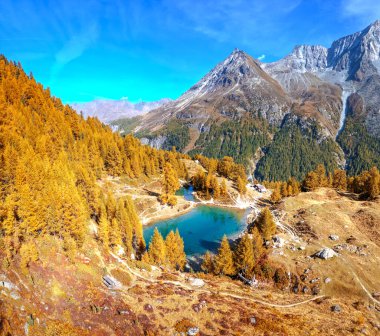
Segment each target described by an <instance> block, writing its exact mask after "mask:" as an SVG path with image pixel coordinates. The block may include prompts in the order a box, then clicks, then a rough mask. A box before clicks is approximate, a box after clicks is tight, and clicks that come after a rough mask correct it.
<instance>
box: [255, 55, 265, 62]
mask: <svg viewBox="0 0 380 336" xmlns="http://www.w3.org/2000/svg"><path fill="white" fill-rule="evenodd" d="M257 59H258V60H259V61H263V60H264V59H265V55H264V54H262V55H260V56H259V57H257Z"/></svg>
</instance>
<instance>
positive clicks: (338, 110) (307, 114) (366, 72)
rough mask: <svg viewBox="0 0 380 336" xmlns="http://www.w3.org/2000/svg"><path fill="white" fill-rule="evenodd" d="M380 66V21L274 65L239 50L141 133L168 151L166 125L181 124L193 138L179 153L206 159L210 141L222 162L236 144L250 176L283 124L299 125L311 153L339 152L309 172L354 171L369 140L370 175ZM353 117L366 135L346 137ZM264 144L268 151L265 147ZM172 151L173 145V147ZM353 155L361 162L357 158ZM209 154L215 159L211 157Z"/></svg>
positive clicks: (378, 120)
mask: <svg viewBox="0 0 380 336" xmlns="http://www.w3.org/2000/svg"><path fill="white" fill-rule="evenodd" d="M379 65H380V21H375V22H374V23H372V24H371V25H369V26H367V27H366V28H364V29H363V30H362V31H360V32H356V33H353V34H350V35H347V36H345V37H342V38H340V39H338V40H336V41H333V42H332V44H331V46H330V47H329V48H326V47H324V46H320V45H297V46H295V47H294V48H293V50H292V51H291V53H289V54H288V55H287V56H285V57H284V58H282V59H280V60H278V61H276V62H271V63H262V62H260V61H258V60H255V59H254V58H253V57H251V56H250V55H248V54H247V53H246V52H244V51H242V50H239V49H234V50H233V51H232V53H231V54H230V55H229V56H227V58H226V59H225V60H223V61H222V62H219V63H218V64H217V65H216V66H215V67H214V68H213V69H211V70H210V71H209V72H208V73H207V74H206V75H205V76H203V77H202V78H201V79H200V80H199V81H198V82H197V83H196V84H194V85H193V86H192V87H190V88H189V90H188V91H186V92H185V93H184V94H182V95H181V96H180V97H179V98H178V99H177V100H174V101H171V102H169V103H168V104H165V105H164V106H162V107H159V108H158V109H153V110H152V111H150V112H148V113H147V114H145V115H143V116H142V118H141V122H140V124H139V125H138V126H137V127H136V128H135V133H136V134H137V135H139V136H140V137H142V138H143V141H145V143H149V144H151V145H154V146H155V147H164V148H165V144H167V142H166V141H165V139H166V138H167V137H171V136H172V131H170V130H169V128H168V125H169V124H170V125H172V124H173V123H175V124H176V125H177V126H178V127H177V128H175V129H176V131H178V130H179V129H181V134H187V135H186V137H185V138H186V139H188V140H186V141H187V143H183V141H181V146H180V150H182V149H186V151H187V152H189V153H190V154H192V153H205V152H204V151H205V149H204V148H205V146H206V143H205V141H208V145H207V146H206V147H208V148H209V147H210V146H209V144H210V143H211V144H212V145H213V146H215V147H216V148H219V149H220V150H216V153H217V155H219V156H223V155H225V154H226V153H230V152H231V150H230V149H227V148H229V147H230V146H232V143H233V144H234V146H239V147H237V148H235V151H234V153H236V154H235V155H234V158H235V159H237V160H238V161H240V162H245V163H246V164H247V166H248V169H256V168H255V167H256V165H257V164H258V163H259V162H258V161H257V159H255V157H257V155H256V153H257V151H258V150H260V151H262V152H263V153H264V155H262V156H261V157H260V159H259V161H260V160H261V161H263V160H264V161H265V158H264V157H265V155H266V154H267V153H270V152H271V151H270V148H271V143H273V139H276V134H277V133H278V132H279V131H280V130H281V129H282V128H283V127H284V126H285V125H287V126H289V123H293V124H294V125H296V127H297V128H298V129H299V130H300V132H301V133H302V136H303V137H304V139H305V141H306V142H307V141H309V140H310V141H312V143H313V145H311V143H310V148H314V147H315V146H314V144H316V145H317V146H318V147H321V146H322V147H324V146H325V145H323V144H322V143H323V142H326V141H327V142H329V143H330V142H331V144H330V145H328V146H325V148H330V149H331V148H334V150H333V151H332V153H325V152H323V151H322V152H320V151H317V152H319V153H320V155H319V156H318V157H314V154H312V153H308V154H307V158H306V159H305V160H306V161H307V163H304V166H305V167H306V166H313V165H316V164H317V163H318V161H320V162H323V163H324V164H325V166H326V168H329V169H330V170H331V169H333V168H334V167H350V166H351V165H350V162H352V161H355V160H358V157H362V156H363V155H364V156H366V155H367V154H364V153H366V152H368V148H366V146H367V144H366V143H364V144H362V145H361V146H357V144H358V143H359V142H360V138H361V137H363V138H366V139H367V138H368V139H371V140H370V142H371V144H374V146H373V145H371V150H370V152H371V154H370V155H369V157H368V158H366V159H365V160H362V159H361V160H362V161H361V162H356V163H355V165H356V166H358V167H360V166H362V167H363V169H367V168H368V167H367V166H368V162H371V163H376V159H375V156H376V155H377V154H379V155H380V140H379V137H380V127H379V126H378V125H379V124H380V113H379V109H378V107H377V106H379V105H380V95H378V94H375V93H376V92H380V76H379V71H378V69H379V68H380V67H379ZM353 94H356V95H359V97H360V99H356V100H355V102H356V103H355V104H353V105H352V102H353V99H350V97H351V96H352V95H353ZM347 111H350V113H349V114H347ZM359 115H360V118H359ZM352 118H354V120H355V122H357V123H359V124H360V125H363V127H362V128H360V132H359V133H360V134H356V133H355V135H354V136H353V135H352V134H350V132H344V130H345V126H346V124H347V120H349V121H350V120H351V119H352ZM250 120H252V121H254V122H253V123H251V121H250ZM260 120H261V121H260ZM245 121H248V124H250V125H253V124H255V126H252V127H253V128H250V127H251V126H249V127H248V128H249V131H247V132H248V133H247V134H242V133H241V131H238V129H239V128H241V127H243V126H242V125H243V124H244V123H245ZM257 121H259V123H257ZM260 123H261V124H260ZM258 125H259V126H258ZM268 125H269V126H270V127H269V128H268ZM171 128H172V127H171ZM172 129H173V128H172ZM242 129H244V127H243V128H242ZM287 129H289V132H290V133H289V134H287V135H286V136H287V137H292V133H291V131H290V130H293V128H292V127H289V128H287ZM210 132H211V133H212V134H213V135H212V136H211V135H210V134H211V133H210ZM292 132H293V131H292ZM258 133H260V134H261V135H260V137H261V138H262V139H264V138H266V139H268V141H267V140H265V141H261V140H260V141H259V140H257V143H254V144H252V147H251V149H250V151H249V152H247V151H243V150H242V149H241V148H242V147H244V146H242V143H244V142H246V141H250V140H248V139H247V137H249V136H251V135H250V134H256V135H257V134H258ZM364 133H365V134H364ZM347 137H351V138H352V139H354V140H353V141H352V145H351V148H348V147H347V146H343V147H341V143H343V142H344V143H349V141H348V140H347V139H346V138H347ZM182 138H183V137H182ZM158 139H159V141H158ZM183 139H184V138H183ZM206 139H207V140H206ZM300 141H301V140H300ZM264 143H265V144H266V145H264V147H262V146H263V144H264ZM170 145H171V146H173V145H175V142H173V141H170ZM223 148H225V150H223ZM239 148H240V149H239ZM315 148H316V147H315ZM343 148H344V150H343ZM354 148H356V149H357V150H360V151H361V152H363V155H362V156H361V155H358V154H357V153H355V150H354ZM210 150H211V149H210ZM284 151H285V153H286V155H287V156H290V159H289V163H287V164H288V165H290V166H292V167H293V168H290V169H289V171H290V172H291V173H294V172H295V171H297V172H298V171H300V174H302V173H303V172H302V169H301V170H300V167H295V164H294V158H295V157H296V156H297V155H298V154H297V153H295V152H294V149H293V150H292V151H290V149H289V148H284ZM212 152H213V153H214V152H215V151H214V150H212ZM343 152H344V153H343ZM205 154H210V153H207V151H206V153H205ZM364 156H363V157H364ZM367 156H368V155H367ZM343 158H344V159H343ZM334 162H335V163H334ZM278 164H280V163H278ZM259 166H260V164H259ZM249 167H250V168H249ZM356 173H358V171H356ZM261 177H262V178H266V177H268V176H265V174H264V175H262V176H261ZM281 177H282V178H283V177H284V176H281ZM298 177H301V175H300V176H298Z"/></svg>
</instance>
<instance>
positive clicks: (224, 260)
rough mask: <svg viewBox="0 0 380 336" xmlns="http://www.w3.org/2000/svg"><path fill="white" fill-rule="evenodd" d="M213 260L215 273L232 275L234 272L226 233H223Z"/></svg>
mask: <svg viewBox="0 0 380 336" xmlns="http://www.w3.org/2000/svg"><path fill="white" fill-rule="evenodd" d="M214 261H215V263H214V272H215V274H221V275H234V274H235V273H236V270H235V265H234V259H233V253H232V251H231V247H230V243H229V242H228V239H227V236H226V235H224V237H223V239H222V242H221V244H220V247H219V249H218V254H217V255H216V256H215V259H214Z"/></svg>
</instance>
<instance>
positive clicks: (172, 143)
mask: <svg viewBox="0 0 380 336" xmlns="http://www.w3.org/2000/svg"><path fill="white" fill-rule="evenodd" d="M136 136H137V137H139V138H141V139H142V138H146V139H148V140H153V139H156V138H160V137H162V139H163V142H162V144H161V146H160V147H161V148H163V149H166V150H171V149H172V148H173V147H175V148H176V149H177V150H178V151H180V152H181V151H183V149H184V148H185V147H186V145H187V144H188V143H189V141H190V132H189V128H188V127H187V126H186V124H185V123H183V122H181V121H178V120H170V122H169V123H168V124H167V125H166V127H165V128H163V129H161V130H159V131H157V132H153V133H150V132H145V131H143V132H138V133H137V134H136Z"/></svg>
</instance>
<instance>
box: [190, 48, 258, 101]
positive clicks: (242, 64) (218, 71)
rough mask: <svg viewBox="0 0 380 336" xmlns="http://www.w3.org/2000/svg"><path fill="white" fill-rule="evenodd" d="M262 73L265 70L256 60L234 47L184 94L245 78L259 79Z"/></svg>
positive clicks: (228, 85) (237, 81) (200, 92)
mask: <svg viewBox="0 0 380 336" xmlns="http://www.w3.org/2000/svg"><path fill="white" fill-rule="evenodd" d="M264 75H265V72H264V71H263V70H262V69H261V67H260V64H259V63H258V62H257V61H255V60H254V59H253V58H252V57H251V56H249V55H248V54H246V53H245V52H244V51H242V50H239V49H237V48H235V49H234V50H233V51H232V53H231V54H230V55H229V56H228V57H227V58H226V59H225V60H224V61H222V62H221V63H219V64H218V65H217V66H216V67H215V68H213V69H212V70H211V71H210V72H209V73H208V74H207V75H206V76H204V77H203V78H202V79H201V80H200V81H199V82H198V83H197V84H195V85H194V86H193V87H191V88H190V90H189V91H188V92H187V93H186V94H188V93H190V94H205V93H210V92H214V91H216V90H218V89H220V88H227V87H230V86H231V87H232V86H234V85H239V84H242V83H244V82H245V81H246V80H247V79H254V80H256V81H259V80H260V78H261V77H262V76H264ZM186 94H185V95H186Z"/></svg>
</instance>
